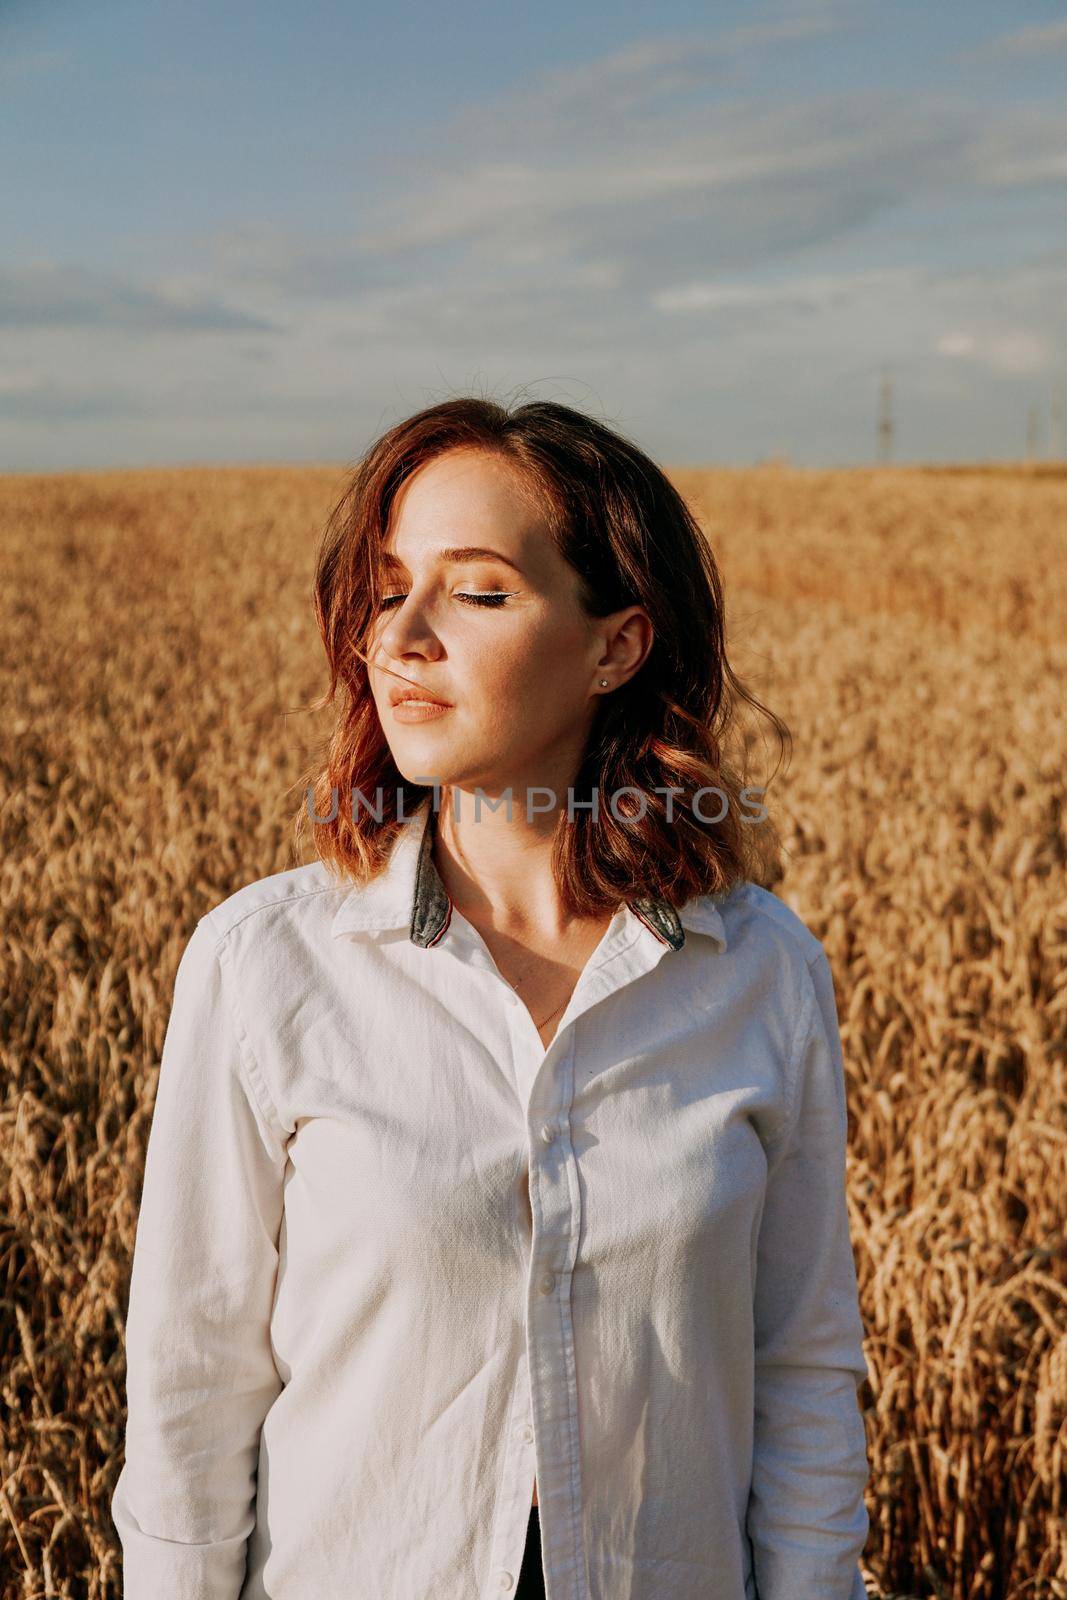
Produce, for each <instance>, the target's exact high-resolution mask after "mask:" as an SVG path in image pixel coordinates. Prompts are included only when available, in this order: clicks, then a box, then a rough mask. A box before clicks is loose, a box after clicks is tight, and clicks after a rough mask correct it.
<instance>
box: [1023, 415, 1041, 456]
mask: <svg viewBox="0 0 1067 1600" xmlns="http://www.w3.org/2000/svg"><path fill="white" fill-rule="evenodd" d="M1040 426H1041V423H1040V419H1039V417H1038V413H1037V406H1036V405H1033V404H1031V406H1030V409H1029V411H1028V412H1027V413H1026V459H1027V460H1028V461H1036V460H1037V438H1038V432H1039V431H1040Z"/></svg>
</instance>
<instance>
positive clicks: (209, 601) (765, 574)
mask: <svg viewBox="0 0 1067 1600" xmlns="http://www.w3.org/2000/svg"><path fill="white" fill-rule="evenodd" d="M671 475H672V477H673V479H674V481H675V482H676V483H677V484H678V486H679V488H680V489H681V490H682V492H683V494H685V495H686V497H687V498H688V499H689V501H690V503H691V504H692V505H693V506H694V508H695V509H696V510H697V512H698V514H699V516H700V518H701V521H702V524H703V526H704V528H705V530H706V532H707V534H708V536H709V538H710V539H711V541H712V543H713V547H714V549H715V551H716V554H717V555H718V558H719V561H720V564H721V567H722V571H723V575H724V582H725V587H726V593H727V596H728V602H729V615H728V640H729V648H730V658H731V662H732V664H733V665H734V667H735V669H736V670H737V671H738V672H740V673H741V675H742V677H743V678H744V680H745V682H746V683H747V684H748V685H749V686H750V687H752V688H754V689H755V691H756V692H757V693H758V694H759V695H760V697H761V699H763V700H764V701H766V702H767V703H768V704H769V705H771V706H772V707H773V708H774V709H775V710H776V711H777V712H778V713H779V714H780V715H781V716H783V717H784V719H785V721H786V722H787V723H788V724H789V726H790V728H791V730H792V733H793V740H794V745H793V753H792V759H791V761H790V762H789V763H788V764H787V766H786V767H785V770H784V771H781V772H779V774H778V775H777V777H776V778H775V781H774V782H773V783H772V784H771V787H770V790H769V794H768V805H769V808H770V809H771V811H772V814H773V815H774V816H775V817H776V818H777V819H778V821H779V825H780V828H781V833H782V838H783V842H784V846H785V853H784V855H785V875H784V877H783V878H782V879H781V880H780V881H778V882H777V883H776V884H775V885H774V887H775V889H776V892H777V893H779V894H780V895H781V896H782V897H783V898H784V899H785V900H786V901H787V902H788V903H789V904H790V905H791V906H793V907H794V909H795V910H797V911H798V912H799V913H800V915H801V916H803V918H804V919H805V921H806V922H807V923H808V925H809V927H811V928H812V930H813V931H814V932H815V933H816V934H817V935H818V937H819V938H820V939H822V940H823V942H824V944H825V946H826V949H827V953H828V954H829V956H830V959H831V963H832V965H833V969H834V973H835V981H836V985H837V994H838V1007H839V1013H840V1018H841V1028H842V1037H843V1041H844V1048H845V1059H846V1068H847V1073H848V1098H849V1124H850V1137H849V1170H848V1187H849V1206H850V1214H851V1223H852V1236H853V1242H854V1245H855V1253H856V1261H857V1269H858V1274H859V1282H860V1294H861V1304H862V1310H863V1315H864V1322H865V1326H866V1329H867V1342H866V1354H867V1358H868V1364H869V1367H870V1371H871V1379H870V1382H869V1383H867V1384H865V1385H864V1386H863V1387H862V1388H861V1390H860V1400H861V1403H862V1405H863V1407H864V1411H865V1419H866V1426H867V1436H868V1442H869V1449H870V1458H871V1480H870V1485H869V1489H868V1496H867V1503H868V1509H869V1512H870V1519H871V1532H870V1537H869V1540H868V1544H867V1548H866V1552H865V1555H864V1563H863V1565H864V1573H865V1577H866V1579H867V1582H868V1587H869V1590H870V1593H871V1595H878V1596H883V1597H889V1596H894V1597H900V1596H909V1597H911V1596H917V1597H918V1596H921V1597H927V1596H929V1597H932V1600H950V1597H951V1600H1067V1533H1065V1520H1064V1519H1065V1511H1067V1501H1065V1487H1064V1486H1065V1482H1067V1473H1065V1466H1067V1438H1065V1431H1067V1423H1065V1415H1067V1319H1065V1316H1064V1302H1065V1295H1067V1270H1065V1268H1067V1252H1065V1223H1064V1209H1065V1198H1067V1118H1065V1109H1067V959H1065V957H1067V871H1065V862H1067V824H1065V820H1064V785H1065V774H1067V693H1065V681H1067V672H1065V667H1067V643H1065V619H1067V469H1062V468H1055V467H1053V466H1051V465H1050V466H1048V467H1047V468H1045V469H1040V468H1033V467H1026V466H1017V467H1012V466H1005V467H1002V468H999V469H978V468H974V469H965V468H957V469H947V468H946V469H927V470H921V469H915V468H911V469H909V468H903V467H902V468H881V469H856V470H850V471H839V472H815V471H803V470H800V469H794V468H790V467H787V466H784V465H769V466H765V467H759V468H751V469H744V470H741V469H737V470H726V469H721V470H720V469H716V470H697V469H688V468H687V469H681V468H678V469H673V470H672V473H671ZM343 478H344V469H343V468H342V467H339V466H322V467H299V468H277V467H271V468H253V467H248V468H208V467H204V468H183V469H167V470H153V471H123V472H105V473H70V474H55V475H10V476H7V477H2V478H0V535H2V537H0V560H2V565H3V593H4V604H3V610H2V622H0V625H2V628H3V635H2V639H0V660H2V663H3V671H4V676H3V682H4V704H3V742H2V766H0V774H2V780H0V781H2V793H0V819H2V830H3V864H2V878H0V906H2V914H3V937H2V945H0V948H2V952H3V956H2V972H0V1014H2V1030H0V1049H2V1052H3V1055H2V1068H3V1083H2V1090H0V1117H2V1119H3V1130H2V1137H0V1179H2V1194H3V1206H2V1210H0V1273H2V1280H0V1351H2V1364H3V1365H2V1411H0V1429H2V1433H0V1450H2V1457H0V1571H2V1581H0V1596H2V1597H3V1600H15V1597H19V1600H31V1597H32V1600H36V1597H45V1596H72V1597H86V1600H97V1597H100V1600H103V1597H117V1596H118V1595H120V1593H121V1570H120V1555H119V1550H118V1545H117V1539H116V1536H115V1533H114V1530H113V1528H112V1525H111V1522H110V1516H109V1500H110V1496H111V1493H112V1491H113V1488H114V1484H115V1480H116V1477H117V1475H118V1471H119V1467H120V1465H121V1450H122V1430H123V1420H124V1419H123V1376H124V1355H123V1323H124V1310H125V1303H126V1293H127V1284H128V1274H129V1265H130V1255H131V1250H132V1246H133V1240H134V1230H135V1225H136V1218H137V1202H138V1196H139V1187H140V1180H141V1172H142V1164H143V1158H144V1150H145V1143H146V1139H147V1135H148V1129H149V1124H150V1120H151V1115H152V1104H153V1096H154V1091H155V1082H156V1073H157V1069H158V1061H159V1053H160V1050H161V1047H162V1041H163V1033H164V1028H165V1025H166V1021H167V1016H168V1011H169V1004H170V997H171V988H172V983H173V978H174V973H175V969H176V966H177V961H178V957H179V955H180V953H181V950H182V948H183V946H184V943H185V941H186V939H187V938H188V936H189V934H190V932H191V930H192V928H193V925H194V923H195V920H196V918H197V917H198V916H199V915H201V914H202V913H203V912H204V911H205V910H206V909H207V908H208V907H209V906H210V905H212V904H215V903H217V901H218V900H220V899H222V898H223V897H224V896H225V895H226V894H228V893H230V892H231V891H232V890H234V889H236V888H237V887H238V886H240V885H241V884H243V883H247V882H249V881H251V880H252V879H254V878H257V877H260V876H262V875H264V874H266V873H269V872H274V871H279V870H282V869H284V868H285V867H288V866H291V865H294V864H295V858H294V856H293V855H292V853H291V846H290V837H291V820H292V817H293V814H294V812H295V811H296V810H297V809H298V808H299V806H300V804H301V801H302V791H301V790H300V788H299V782H300V778H301V775H302V773H303V771H304V769H305V766H306V763H307V761H308V759H309V758H310V756H311V754H312V753H313V752H314V750H315V749H316V748H317V747H318V745H319V743H320V741H321V739H322V737H323V735H324V734H325V732H326V729H327V727H328V715H329V714H328V713H323V712H309V711H307V710H306V709H304V708H305V707H306V706H307V705H308V704H309V703H310V702H311V701H312V700H313V699H314V698H315V697H316V696H317V695H318V694H319V693H320V692H321V691H322V689H323V687H324V683H325V679H324V671H323V661H322V658H321V654H320V648H319V644H318V639H317V634H316V631H315V626H314V620H313V614H312V609H311V580H312V572H313V566H314V558H315V553H316V549H317V544H318V539H319V536H320V533H321V529H322V524H323V522H324V519H325V516H326V513H327V511H328V509H329V506H330V504H331V503H332V500H333V498H334V497H335V495H336V494H337V493H338V492H339V490H340V487H341V484H342V482H343ZM773 754H776V752H772V755H773ZM323 1600H327V1597H323ZM368 1600H371V1597H368ZM413 1600H414V1597H413ZM811 1600H820V1597H817V1596H812V1597H811Z"/></svg>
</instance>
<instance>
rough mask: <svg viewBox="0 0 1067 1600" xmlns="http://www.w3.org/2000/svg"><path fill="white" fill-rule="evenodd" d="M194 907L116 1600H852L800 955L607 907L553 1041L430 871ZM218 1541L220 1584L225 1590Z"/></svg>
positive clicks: (137, 1264)
mask: <svg viewBox="0 0 1067 1600" xmlns="http://www.w3.org/2000/svg"><path fill="white" fill-rule="evenodd" d="M431 816H432V813H431V810H430V806H429V800H428V798H427V799H424V801H423V804H422V805H421V806H420V807H419V809H418V810H417V811H416V812H415V813H414V816H413V819H412V820H411V821H410V822H409V823H408V824H407V825H406V826H405V827H404V828H403V829H402V831H401V833H400V835H399V837H398V839H397V842H396V845H395V847H394V850H393V854H392V855H391V857H390V860H389V863H388V865H387V868H386V870H385V872H384V874H383V875H382V876H380V877H378V878H376V879H375V880H374V881H373V882H372V883H370V884H368V885H364V886H353V885H352V884H351V883H349V884H348V886H347V887H346V886H345V885H344V884H343V883H341V882H340V881H339V880H338V879H336V878H334V877H332V876H331V875H330V873H329V872H328V870H327V869H326V868H325V867H324V866H323V865H321V864H320V863H314V864H311V865H308V866H302V867H298V868H295V869H293V870H291V871H288V872H280V873H276V874H273V875H271V876H269V877H266V878H262V879H260V880H259V881H257V882H255V883H252V884H249V885H248V886H246V887H245V888H242V889H240V890H238V891H237V892H236V893H235V894H233V895H231V896H230V897H229V898H228V899H226V900H224V901H223V902H222V903H221V904H219V905H216V906H215V907H214V908H213V909H212V910H211V911H209V912H208V914H207V915H205V916H204V917H202V918H201V919H200V921H199V923H198V924H197V926H196V928H195V930H194V932H193V934H192V936H191V938H190V939H189V942H188V944H187V946H186V948H185V950H184V953H183V955H182V959H181V963H180V966H179V969H178V974H177V979H176V984H175V990H174V1001H173V1007H172V1011H171V1015H170V1020H169V1023H168V1028H167V1033H166V1040H165V1044H164V1048H163V1056H162V1063H161V1068H160V1075H159V1083H158V1090H157V1096H156V1104H155V1112H154V1118H153V1122H152V1127H151V1133H150V1136H149V1143H148V1151H147V1162H146V1169H145V1177H144V1189H143V1195H142V1202H141V1209H140V1216H139V1221H138V1227H137V1237H136V1246H135V1251H134V1260H133V1273H132V1280H131V1286H130V1301H129V1317H128V1322H127V1357H128V1376H127V1399H128V1425H127V1430H126V1460H125V1465H124V1467H123V1470H122V1474H121V1476H120V1478H119V1481H118V1485H117V1488H116V1491H115V1495H114V1499H113V1501H112V1513H113V1516H114V1520H115V1524H116V1527H117V1530H118V1533H119V1535H120V1538H121V1541H122V1545H123V1551H124V1576H125V1595H126V1600H238V1597H240V1600H266V1597H270V1600H419V1597H422V1596H432V1597H433V1600H475V1597H477V1600H502V1597H505V1596H507V1595H508V1593H509V1592H510V1591H511V1590H513V1589H514V1588H515V1585H516V1583H517V1581H518V1577H519V1570H520V1566H521V1563H522V1556H523V1549H524V1544H525V1540H526V1531H527V1522H528V1519H529V1516H530V1507H531V1501H532V1497H533V1487H534V1481H535V1475H536V1482H537V1497H538V1509H539V1513H540V1524H541V1542H542V1557H543V1563H544V1570H545V1584H546V1593H547V1596H548V1600H753V1597H755V1596H758V1600H864V1594H865V1591H864V1585H863V1581H862V1578H861V1575H860V1571H859V1566H858V1557H859V1555H860V1552H861V1550H862V1548H863V1545H864V1541H865V1538H866V1535H867V1530H868V1517H867V1512H866V1508H865V1504H864V1489H865V1485H866V1482H867V1476H868V1459H867V1451H866V1439H865V1432H864V1425H863V1418H862V1415H861V1414H860V1411H859V1408H858V1404H857V1396H856V1386H857V1384H859V1383H860V1382H861V1381H862V1380H863V1379H864V1378H865V1377H866V1376H867V1372H868V1369H867V1365H866V1362H865V1359H864V1355H863V1350H862V1339H863V1331H864V1330H863V1326H862V1323H861V1319H860V1313H859V1306H858V1296H857V1284H856V1274H855V1267H854V1262H853V1257H852V1251H851V1245H850V1238H849V1229H848V1218H847V1211H846V1203H845V1143H846V1113H845V1088H844V1069H843V1062H842V1056H841V1045H840V1037H839V1032H838V1019H837V1014H836V1008H835V1000H834V988H833V981H832V977H831V972H830V967H829V964H828V962H827V958H826V955H825V952H824V951H823V948H822V945H821V944H820V943H819V941H818V940H817V939H816V938H815V936H814V935H813V934H812V933H811V932H810V930H809V929H808V928H807V927H806V926H805V924H804V923H803V922H802V921H801V919H800V918H799V917H798V916H797V915H796V914H795V913H794V912H793V911H791V910H790V909H789V908H788V907H787V906H786V905H785V904H784V903H783V902H782V901H781V900H780V899H779V898H778V897H777V896H775V895H774V894H772V893H770V892H769V891H767V890H765V889H762V888H760V887H758V886H756V885H754V884H751V883H745V884H743V885H741V886H739V887H738V888H736V889H735V890H734V891H733V892H732V893H731V894H729V895H727V896H700V897H697V898H695V899H693V900H691V901H690V902H689V904H688V905H687V906H685V907H684V908H683V909H682V910H681V912H680V913H675V912H674V911H672V909H671V907H670V906H668V905H666V904H661V903H659V902H655V901H652V900H636V901H634V902H632V903H629V904H625V905H620V907H619V909H618V911H617V912H616V914H615V916H614V919H613V920H612V922H611V924H610V926H609V927H608V929H607V931H606V932H605V934H604V936H603V938H602V939H601V941H600V944H599V945H598V946H597V948H596V950H595V952H594V953H593V955H592V956H591V958H590V960H589V962H588V964H587V966H586V967H585V969H584V971H583V973H582V975H581V978H580V980H579V982H578V985H577V987H576V988H575V990H574V992H573V994H572V996H571V999H570V1001H569V1003H568V1005H567V1007H566V1010H565V1011H564V1013H563V1015H562V1017H561V1019H560V1022H559V1026H558V1030H557V1032H556V1034H555V1037H554V1038H553V1040H552V1042H551V1044H550V1045H549V1047H548V1049H547V1050H546V1049H545V1047H544V1046H543V1044H542V1042H541V1040H540V1038H539V1036H538V1033H537V1029H536V1027H535V1025H534V1021H533V1018H532V1017H531V1016H530V1013H529V1012H528V1011H527V1009H526V1007H525V1005H524V1004H523V1003H522V1002H521V1001H520V1000H519V998H518V996H517V995H516V994H515V993H514V992H513V991H512V989H511V988H510V985H508V983H507V982H506V980H505V979H504V978H503V976H502V974H501V973H500V971H499V969H498V968H497V966H496V964H495V962H494V961H493V959H492V957H491V955H490V953H489V950H488V947H487V945H486V944H485V942H484V940H483V939H482V937H481V935H480V934H479V933H478V932H477V931H476V930H475V928H474V927H473V925H472V924H471V923H470V922H469V921H468V920H467V919H466V918H465V917H464V916H463V915H462V914H461V913H460V912H459V911H458V910H456V908H455V907H454V905H453V904H452V901H451V899H450V897H449V895H448V893H447V891H446V890H445V887H444V884H443V882H442V880H441V878H440V875H439V874H438V872H437V870H436V867H435V865H434V862H433V857H432V854H431V853H430V846H431V844H432V838H433V827H432V825H431V826H429V827H428V826H427V823H428V822H430V821H431ZM246 1558H247V1571H246Z"/></svg>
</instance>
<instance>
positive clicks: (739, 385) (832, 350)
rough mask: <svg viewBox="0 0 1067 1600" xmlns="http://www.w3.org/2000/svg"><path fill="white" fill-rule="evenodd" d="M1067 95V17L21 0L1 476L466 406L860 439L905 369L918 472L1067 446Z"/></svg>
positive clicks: (10, 37)
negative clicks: (549, 407)
mask: <svg viewBox="0 0 1067 1600" xmlns="http://www.w3.org/2000/svg"><path fill="white" fill-rule="evenodd" d="M1065 85H1067V5H1065V4H1063V3H1059V4H1055V5H1053V4H1028V3H1022V4H1016V5H1013V6H1011V7H1008V6H1005V5H1003V4H999V5H993V4H990V3H987V0H968V4H967V5H966V6H963V5H960V6H952V7H949V6H931V5H929V4H919V3H913V0H896V3H894V4H892V5H887V4H884V3H882V4H871V3H866V0H812V3H808V0H798V3H796V4H782V3H776V4H767V3H762V0H750V3H748V4H733V3H731V4H716V5H707V4H704V5H697V4H692V3H689V0H658V3H657V5H656V6H654V7H652V6H648V5H647V4H645V5H642V6H640V7H639V6H637V5H636V4H630V3H624V4H617V5H612V6H607V5H604V4H601V3H598V0H587V3H586V4H585V5H582V6H578V5H575V4H573V3H570V4H561V3H559V0H544V3H542V4H541V5H540V6H539V7H538V8H536V9H535V8H532V7H530V8H525V9H520V8H518V7H514V8H513V7H507V6H501V5H488V4H474V3H470V0H457V3H455V4H453V5H451V6H449V7H442V6H440V5H439V4H438V5H434V6H431V5H429V4H426V3H420V4H405V3H403V0H401V3H399V4H395V5H392V6H390V7H383V8H377V7H373V8H372V7H358V6H342V5H340V4H338V3H335V0H303V3H302V4H301V6H300V7H291V8H282V7H277V6H276V7H270V6H264V5H263V4H261V3H258V4H251V3H248V0H240V3H236V4H235V3H229V0H218V3H216V4H211V5H208V4H204V3H202V0H183V3H182V4H181V5H173V4H172V5H170V6H168V7H166V8H164V6H163V5H162V4H160V3H158V0H136V3H134V0H100V3H95V4H94V3H92V0H82V3H81V4H80V5H77V6H75V5H74V4H73V3H70V0H32V3H30V0H0V140H2V147H3V149H4V152H5V156H6V160H5V162H4V163H3V166H2V169H0V202H2V207H3V210H2V214H3V218H4V233H5V248H4V249H3V251H2V253H0V470H8V471H11V470H15V471H24V470H30V471H36V470H52V469H61V468H71V467H93V466H101V467H103V466H122V465H141V464H151V463H182V462H200V461H204V462H207V461H213V462H214V461H249V462H251V461H293V462H296V461H351V460H353V459H354V458H355V457H356V456H357V455H358V454H359V452H360V451H361V450H362V449H364V448H365V447H366V445H367V444H368V443H369V442H370V440H371V439H372V438H373V437H374V436H375V435H376V434H377V433H378V432H379V431H380V430H381V429H382V428H384V427H387V426H389V425H390V424H391V423H393V422H394V421H396V420H397V419H398V418H400V417H402V416H404V415H406V414H408V413H409V412H411V411H413V410H416V409H418V408H419V407H420V406H423V405H426V404H429V403H431V402H433V401H435V400H439V399H443V398H445V397H446V396H448V395H451V394H457V393H469V392H476V393H483V394H485V393H488V394H491V395H493V396H495V397H497V398H500V399H504V400H512V401H514V400H518V399H521V398H525V397H529V398H537V399H548V398H553V399H559V400H564V401H566V402H567V403H569V404H572V405H576V406H579V407H580V408H582V409H583V410H588V411H591V412H593V413H594V414H595V415H597V416H599V417H601V418H602V419H603V420H605V421H607V422H608V423H609V424H611V425H612V426H616V427H618V428H620V429H622V430H623V431H624V432H626V433H627V434H628V435H629V436H630V437H632V438H634V439H636V440H637V441H638V442H639V443H641V444H642V445H643V446H644V447H645V448H646V449H648V450H649V451H650V452H651V453H652V454H653V455H655V456H656V457H657V459H659V460H661V461H663V462H665V463H668V464H683V463H702V462H706V463H708V464H718V463H746V462H751V461H758V460H760V459H764V458H766V457H768V456H772V455H784V456H787V457H788V458H789V459H791V460H793V461H796V462H798V463H802V464H806V465H836V464H842V465H848V464H853V463H861V462H864V461H868V460H871V459H872V458H873V455H874V449H875V417H876V408H877V400H878V385H879V380H880V377H881V374H882V371H883V368H884V367H885V366H886V364H888V366H889V370H890V373H891V377H892V384H893V409H894V422H895V454H896V456H897V458H898V459H900V460H914V461H934V460H958V459H985V458H1004V457H1015V458H1018V457H1020V456H1022V455H1023V454H1024V453H1025V451H1026V448H1027V433H1028V419H1029V417H1030V415H1031V411H1033V415H1034V418H1035V426H1036V428H1037V449H1038V453H1039V454H1042V455H1044V454H1047V453H1049V451H1050V450H1051V449H1052V448H1053V446H1054V444H1055V442H1056V439H1055V433H1054V428H1053V423H1052V408H1053V405H1054V396H1055V394H1056V392H1057V385H1062V384H1063V381H1064V378H1065V376H1067V95H1065V94H1064V92H1063V91H1064V88H1065ZM1060 448H1061V451H1062V450H1063V449H1064V448H1065V445H1064V444H1063V443H1061V445H1060Z"/></svg>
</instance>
